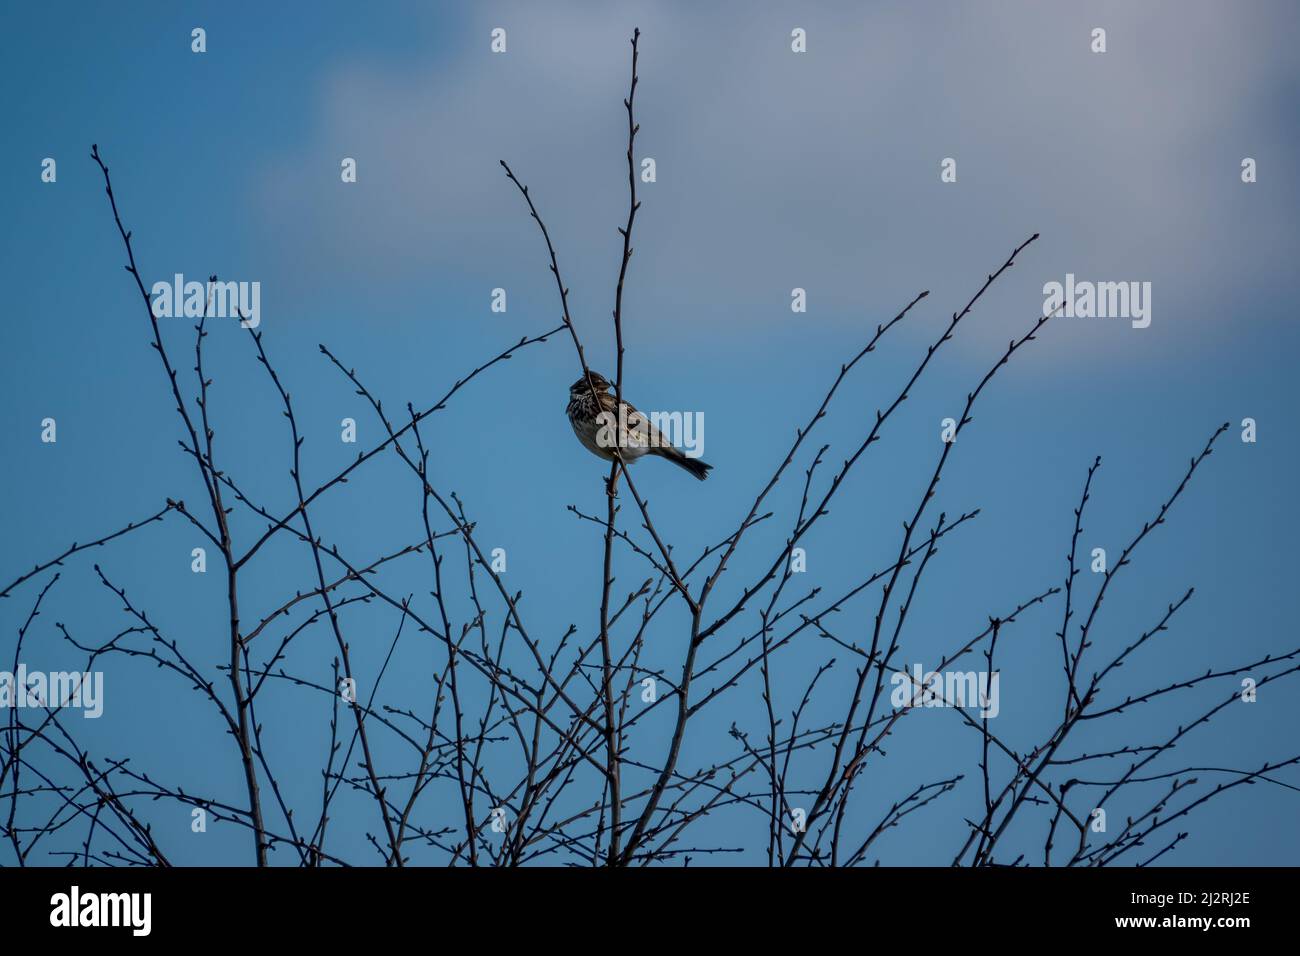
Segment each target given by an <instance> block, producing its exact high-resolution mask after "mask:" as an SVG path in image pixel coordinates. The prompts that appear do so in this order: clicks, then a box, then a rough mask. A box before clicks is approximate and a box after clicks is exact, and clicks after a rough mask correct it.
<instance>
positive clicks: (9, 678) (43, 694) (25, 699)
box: [0, 664, 104, 719]
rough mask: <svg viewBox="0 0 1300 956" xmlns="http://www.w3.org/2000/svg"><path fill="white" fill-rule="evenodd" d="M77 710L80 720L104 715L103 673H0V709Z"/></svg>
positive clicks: (20, 669) (23, 667) (21, 668)
mask: <svg viewBox="0 0 1300 956" xmlns="http://www.w3.org/2000/svg"><path fill="white" fill-rule="evenodd" d="M6 707H18V708H26V707H36V708H41V709H44V708H46V707H52V708H62V707H80V708H81V709H82V711H83V713H82V716H83V717H89V718H92V719H93V718H96V717H99V716H101V715H102V714H103V713H104V672H103V671H50V672H49V673H45V672H44V671H29V670H28V669H27V665H26V664H19V665H18V670H17V671H16V672H10V671H0V708H6Z"/></svg>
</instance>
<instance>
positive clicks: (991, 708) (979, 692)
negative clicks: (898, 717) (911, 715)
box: [889, 664, 1002, 720]
mask: <svg viewBox="0 0 1300 956" xmlns="http://www.w3.org/2000/svg"><path fill="white" fill-rule="evenodd" d="M889 682H890V683H891V684H893V685H894V689H893V691H892V692H891V693H890V695H889V702H890V703H891V704H893V705H894V709H896V710H897V709H898V708H901V707H978V708H980V716H981V717H983V718H984V719H985V720H989V719H991V718H993V717H996V716H997V715H998V712H999V711H1000V710H1001V709H1002V708H1001V705H1000V704H999V703H998V699H999V694H998V684H999V680H998V672H997V671H994V672H993V673H992V674H989V673H988V672H987V671H944V672H943V673H939V672H938V671H926V670H925V668H923V667H922V666H921V665H920V664H913V665H912V667H911V669H910V671H909V670H906V669H905V670H900V671H898V672H896V673H895V674H894V675H893V676H892V677H890V679H889Z"/></svg>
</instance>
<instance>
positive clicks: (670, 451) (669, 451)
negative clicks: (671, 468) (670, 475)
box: [655, 445, 713, 481]
mask: <svg viewBox="0 0 1300 956" xmlns="http://www.w3.org/2000/svg"><path fill="white" fill-rule="evenodd" d="M655 451H656V452H657V453H658V454H659V455H660V456H661V457H663V458H667V459H668V460H669V461H671V462H672V463H673V464H674V465H679V466H681V467H682V468H685V469H686V470H687V471H689V472H690V473H691V474H692V475H694V476H695V477H696V478H698V479H699V480H700V481H703V480H704V479H705V478H707V477H709V471H710V470H711V469H712V468H713V466H712V465H709V464H705V463H704V462H702V461H700V459H698V458H687V457H686V455H684V454H683V453H682V452H681V450H680V449H677V448H673V447H672V446H671V445H669V446H667V447H663V448H656V449H655Z"/></svg>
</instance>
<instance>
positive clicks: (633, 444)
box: [596, 405, 704, 458]
mask: <svg viewBox="0 0 1300 956" xmlns="http://www.w3.org/2000/svg"><path fill="white" fill-rule="evenodd" d="M618 412H619V414H618V421H617V423H615V420H614V413H613V412H601V413H600V414H599V415H597V416H596V421H597V423H598V424H599V425H600V428H599V430H598V431H597V432H596V444H597V445H599V446H600V447H601V448H613V447H615V446H618V447H626V448H630V449H631V450H632V451H633V452H635V450H636V449H637V448H645V449H650V448H664V447H669V446H671V447H673V448H679V449H681V452H682V454H684V455H685V456H686V457H687V458H700V457H702V456H703V455H704V413H703V412H642V411H634V412H630V413H629V412H628V409H627V406H626V405H623V406H620V408H619V410H618ZM643 423H648V424H649V426H650V427H649V429H646V428H645V427H644V424H643ZM616 425H617V427H616ZM629 432H630V433H631V436H632V437H631V438H629V439H628V440H626V441H623V442H620V441H619V439H618V437H617V436H618V435H627V434H629Z"/></svg>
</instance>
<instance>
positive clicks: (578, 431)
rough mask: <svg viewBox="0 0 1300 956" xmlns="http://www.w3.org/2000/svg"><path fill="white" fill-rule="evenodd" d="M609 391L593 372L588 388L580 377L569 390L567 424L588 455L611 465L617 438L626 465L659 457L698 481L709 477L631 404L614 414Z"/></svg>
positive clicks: (705, 468) (706, 468)
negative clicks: (644, 456)
mask: <svg viewBox="0 0 1300 956" xmlns="http://www.w3.org/2000/svg"><path fill="white" fill-rule="evenodd" d="M593 386H594V387H595V389H596V399H595V400H594V401H593V399H592V395H591V389H592V387H593ZM609 389H610V383H609V380H608V379H607V378H605V376H603V375H600V374H598V373H596V372H592V373H591V385H588V384H587V378H586V376H583V377H582V378H580V379H578V380H577V381H576V382H574V383H573V384H572V385H570V386H569V407H568V409H567V410H566V411H567V412H568V415H569V424H570V425H572V426H573V433H574V434H575V435H577V436H578V441H580V442H582V444H583V445H584V446H585V447H586V449H587V450H588V451H589V452H591V453H592V454H593V455H597V456H599V457H601V458H603V459H605V460H606V461H613V459H614V452H613V449H612V446H613V445H614V442H615V435H617V444H618V450H619V453H620V454H621V456H622V458H623V461H624V462H626V463H628V464H631V463H632V462H634V461H636V460H637V459H638V458H640V457H641V456H642V455H658V456H659V457H660V458H667V459H668V460H669V461H671V462H672V463H673V464H674V465H680V466H681V467H682V468H685V469H686V470H687V471H689V472H690V473H691V474H692V475H694V476H695V477H696V478H698V479H699V480H700V481H703V480H704V479H705V478H707V477H709V469H711V468H712V467H713V466H712V465H707V464H705V463H704V462H702V461H700V460H699V459H698V458H689V457H687V455H686V454H685V453H684V452H683V451H681V450H680V449H678V448H676V447H674V446H673V444H672V442H670V441H669V440H668V439H667V438H666V437H665V436H664V434H663V432H661V431H660V430H659V429H658V428H656V427H655V426H654V425H653V424H652V423H651V422H650V420H649V418H647V417H646V416H645V415H643V414H642V413H641V412H639V411H637V410H636V409H635V408H634V407H633V406H632V405H631V404H629V403H628V402H623V403H621V405H619V406H617V414H615V408H616V406H615V402H614V396H613V395H611V394H610V393H609Z"/></svg>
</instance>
